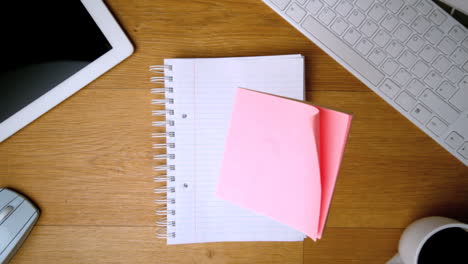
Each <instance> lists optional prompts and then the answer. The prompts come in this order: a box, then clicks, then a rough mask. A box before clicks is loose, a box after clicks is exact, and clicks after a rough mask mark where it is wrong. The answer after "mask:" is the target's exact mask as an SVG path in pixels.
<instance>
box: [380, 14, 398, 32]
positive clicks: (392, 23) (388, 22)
mask: <svg viewBox="0 0 468 264" xmlns="http://www.w3.org/2000/svg"><path fill="white" fill-rule="evenodd" d="M398 23H399V21H398V19H397V18H396V17H394V16H392V15H390V14H388V15H387V16H386V17H385V18H384V20H383V21H382V27H384V28H385V29H387V30H388V31H393V29H394V28H395V27H396V26H397V25H398Z"/></svg>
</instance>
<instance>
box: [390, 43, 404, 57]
mask: <svg viewBox="0 0 468 264" xmlns="http://www.w3.org/2000/svg"><path fill="white" fill-rule="evenodd" d="M402 50H403V45H401V44H400V43H399V42H398V41H396V40H392V41H390V44H388V46H387V52H388V53H389V54H390V55H392V56H393V57H396V56H398V55H399V54H400V52H401V51H402Z"/></svg>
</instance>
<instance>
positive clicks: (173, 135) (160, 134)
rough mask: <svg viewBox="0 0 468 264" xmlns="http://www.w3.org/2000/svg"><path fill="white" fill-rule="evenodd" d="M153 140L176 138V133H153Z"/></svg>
mask: <svg viewBox="0 0 468 264" xmlns="http://www.w3.org/2000/svg"><path fill="white" fill-rule="evenodd" d="M151 137H153V138H166V137H175V132H173V131H169V132H165V133H151Z"/></svg>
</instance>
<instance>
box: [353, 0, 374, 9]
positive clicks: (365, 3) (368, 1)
mask: <svg viewBox="0 0 468 264" xmlns="http://www.w3.org/2000/svg"><path fill="white" fill-rule="evenodd" d="M372 2H374V1H372V0H357V1H356V5H357V6H358V7H360V8H361V9H362V10H364V11H366V10H367V9H369V7H370V6H371V5H372Z"/></svg>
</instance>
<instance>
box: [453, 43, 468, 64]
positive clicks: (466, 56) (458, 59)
mask: <svg viewBox="0 0 468 264" xmlns="http://www.w3.org/2000/svg"><path fill="white" fill-rule="evenodd" d="M450 59H452V60H453V61H454V62H455V63H456V64H458V65H463V64H465V63H466V61H467V60H468V52H466V51H465V50H464V49H463V48H460V47H458V48H456V49H455V51H454V52H453V53H452V55H450Z"/></svg>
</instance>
